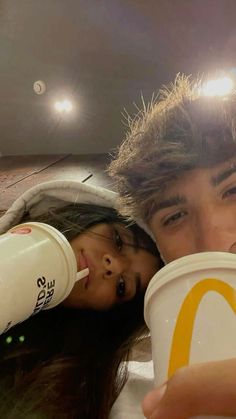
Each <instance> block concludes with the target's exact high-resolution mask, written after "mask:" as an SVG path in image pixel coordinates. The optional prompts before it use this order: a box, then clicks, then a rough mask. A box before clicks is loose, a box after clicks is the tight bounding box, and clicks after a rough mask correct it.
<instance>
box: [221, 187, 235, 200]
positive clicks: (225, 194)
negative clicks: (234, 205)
mask: <svg viewBox="0 0 236 419" xmlns="http://www.w3.org/2000/svg"><path fill="white" fill-rule="evenodd" d="M231 195H236V186H234V187H233V188H230V189H228V190H227V191H226V192H224V193H223V198H227V197H228V196H231Z"/></svg>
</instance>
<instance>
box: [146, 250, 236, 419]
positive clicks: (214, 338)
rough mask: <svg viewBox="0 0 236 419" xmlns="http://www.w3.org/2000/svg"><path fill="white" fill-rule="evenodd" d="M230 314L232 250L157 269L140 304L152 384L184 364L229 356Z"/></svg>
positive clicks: (234, 345)
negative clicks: (147, 334)
mask: <svg viewBox="0 0 236 419" xmlns="http://www.w3.org/2000/svg"><path fill="white" fill-rule="evenodd" d="M235 314H236V255H235V254H231V253H223V252H207V253H199V254H195V255H189V256H185V257H183V258H181V259H178V260H176V261H174V262H171V263H170V264H168V265H167V266H165V267H164V268H162V269H161V270H160V271H159V272H158V273H157V274H156V275H155V276H154V277H153V278H152V280H151V282H150V283H149V286H148V289H147V291H146V295H145V308H144V316H145V321H146V323H147V325H148V327H149V329H150V332H151V340H152V355H153V361H154V376H155V384H156V385H160V384H162V383H163V382H164V381H166V380H167V379H168V378H169V377H171V375H172V374H174V373H175V371H176V370H177V369H178V368H181V367H182V366H186V365H188V364H193V363H199V362H207V361H216V360H222V359H229V358H235V357H236V316H235ZM204 417H205V416H204ZM213 417H214V418H216V417H215V416H211V418H213ZM201 418H203V416H201ZM206 418H210V416H206ZM217 418H218V419H219V416H217ZM221 418H222V417H221Z"/></svg>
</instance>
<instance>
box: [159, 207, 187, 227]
mask: <svg viewBox="0 0 236 419" xmlns="http://www.w3.org/2000/svg"><path fill="white" fill-rule="evenodd" d="M185 215H186V212H185V211H178V212H176V213H175V214H173V215H171V216H170V217H167V218H166V219H165V221H164V222H163V225H164V226H165V227H166V226H169V225H171V224H175V223H178V221H180V220H181V219H182V218H183V217H184V216H185Z"/></svg>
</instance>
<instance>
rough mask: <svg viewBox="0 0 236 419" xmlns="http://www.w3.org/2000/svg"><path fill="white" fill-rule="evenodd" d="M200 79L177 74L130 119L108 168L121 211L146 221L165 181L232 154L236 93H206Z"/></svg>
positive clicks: (235, 150) (235, 134)
mask: <svg viewBox="0 0 236 419" xmlns="http://www.w3.org/2000/svg"><path fill="white" fill-rule="evenodd" d="M202 83H203V81H202V80H201V79H197V80H194V79H193V78H192V77H191V76H185V75H177V77H176V79H175V81H174V83H172V84H171V85H170V86H169V87H163V88H162V89H161V90H160V91H159V93H158V95H157V97H156V98H154V99H152V101H151V102H150V104H149V105H147V106H146V105H145V104H144V105H143V109H141V110H140V111H139V112H138V114H137V115H136V116H135V117H134V119H130V118H128V125H129V130H128V133H127V135H126V138H125V140H124V142H123V143H122V144H121V146H120V147H119V149H118V150H117V153H116V154H115V158H114V160H113V161H112V163H111V164H110V167H109V173H110V175H111V176H112V177H113V179H114V180H115V183H116V187H117V190H118V192H119V194H120V197H121V198H120V201H121V209H122V211H123V213H124V214H125V215H128V216H131V217H132V218H139V217H141V218H142V219H144V220H145V221H148V220H149V219H150V217H151V216H152V215H153V213H154V212H155V207H156V202H158V199H159V197H160V194H162V193H163V190H164V189H165V188H166V185H167V184H169V183H170V182H171V181H173V180H175V179H176V178H178V177H179V176H181V175H182V174H183V173H184V172H185V171H187V170H191V169H194V168H197V167H210V166H214V165H215V164H218V163H220V162H223V161H224V160H227V159H229V158H230V157H232V156H234V155H235V154H236V142H235V139H236V94H235V93H233V94H231V95H230V96H228V97H227V98H226V97H225V98H222V97H204V96H202V95H201V86H202Z"/></svg>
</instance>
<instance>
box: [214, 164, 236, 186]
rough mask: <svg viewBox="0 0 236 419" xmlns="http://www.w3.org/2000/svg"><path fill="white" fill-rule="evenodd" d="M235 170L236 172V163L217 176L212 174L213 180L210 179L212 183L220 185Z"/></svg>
mask: <svg viewBox="0 0 236 419" xmlns="http://www.w3.org/2000/svg"><path fill="white" fill-rule="evenodd" d="M235 172H236V163H234V164H232V165H231V166H230V167H227V168H226V169H224V170H222V171H221V172H219V173H218V174H217V175H216V176H212V178H211V181H210V182H211V185H212V186H218V185H219V184H220V183H221V182H223V181H224V180H225V179H227V178H228V177H230V176H231V175H232V174H233V173H235Z"/></svg>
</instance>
